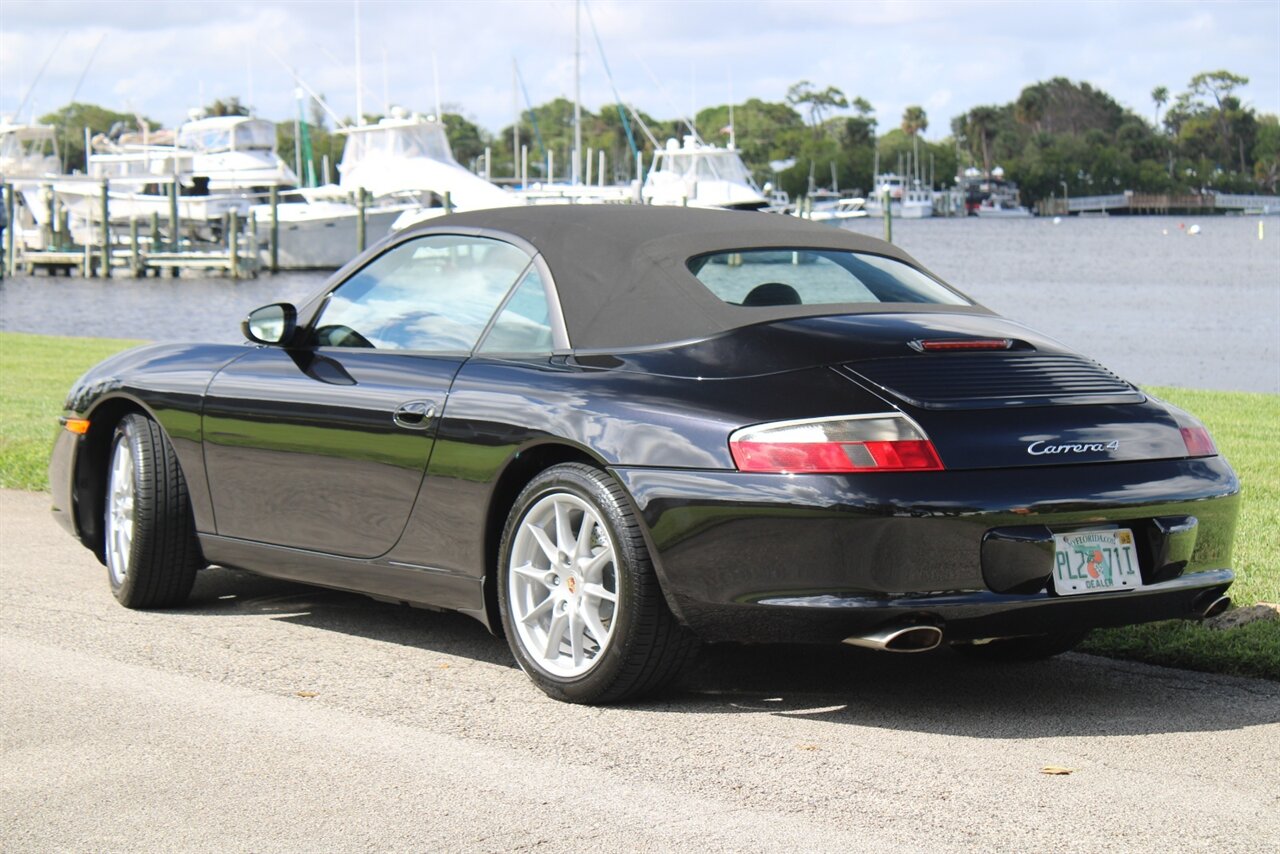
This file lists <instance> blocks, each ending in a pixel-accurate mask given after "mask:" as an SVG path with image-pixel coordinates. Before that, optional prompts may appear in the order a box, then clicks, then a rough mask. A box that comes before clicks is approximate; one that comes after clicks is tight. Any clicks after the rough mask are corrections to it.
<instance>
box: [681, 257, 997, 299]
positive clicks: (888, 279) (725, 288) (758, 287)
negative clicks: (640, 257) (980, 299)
mask: <svg viewBox="0 0 1280 854" xmlns="http://www.w3.org/2000/svg"><path fill="white" fill-rule="evenodd" d="M689 272H691V273H693V275H694V276H695V277H697V279H698V281H699V282H701V283H702V284H703V285H704V286H706V288H707V289H708V290H709V291H711V292H712V293H713V294H715V295H716V296H717V297H719V298H720V299H722V300H724V301H725V302H727V303H729V304H730V305H741V306H746V307H763V306H785V305H847V304H850V303H935V304H939V305H972V304H973V303H972V302H970V301H969V300H968V299H965V298H964V297H963V296H961V295H960V294H958V293H956V292H955V291H953V290H951V289H950V288H948V287H947V286H946V285H944V284H942V283H941V282H939V281H937V280H936V279H933V278H930V277H929V276H927V275H925V274H924V273H922V272H920V271H919V270H917V269H915V268H914V267H912V266H910V265H908V264H904V263H903V262H901V261H897V260H895V259H893V258H886V257H883V256H880V255H871V254H868V253H862V252H849V251H847V250H843V249H800V248H797V249H745V250H738V251H726V252H713V253H710V254H707V255H699V256H696V257H694V258H692V259H690V260H689Z"/></svg>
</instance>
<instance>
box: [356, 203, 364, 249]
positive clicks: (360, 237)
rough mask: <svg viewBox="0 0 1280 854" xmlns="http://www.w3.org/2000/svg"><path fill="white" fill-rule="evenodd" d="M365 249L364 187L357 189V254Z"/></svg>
mask: <svg viewBox="0 0 1280 854" xmlns="http://www.w3.org/2000/svg"><path fill="white" fill-rule="evenodd" d="M364 248H365V230H364V187H357V188H356V252H363V251H364Z"/></svg>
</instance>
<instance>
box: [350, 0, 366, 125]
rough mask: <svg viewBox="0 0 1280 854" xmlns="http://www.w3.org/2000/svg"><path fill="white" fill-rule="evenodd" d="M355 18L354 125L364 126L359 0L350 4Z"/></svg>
mask: <svg viewBox="0 0 1280 854" xmlns="http://www.w3.org/2000/svg"><path fill="white" fill-rule="evenodd" d="M351 11H352V12H353V13H354V14H355V18H356V124H358V125H362V124H364V80H363V77H362V76H361V73H360V0H355V2H354V3H352V4H351Z"/></svg>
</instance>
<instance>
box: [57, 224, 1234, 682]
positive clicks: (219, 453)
mask: <svg viewBox="0 0 1280 854" xmlns="http://www.w3.org/2000/svg"><path fill="white" fill-rule="evenodd" d="M243 329H244V334H245V336H246V337H247V338H248V339H249V341H250V342H251V343H250V344H248V345H245V344H240V345H221V344H218V345H215V344H182V345H175V344H161V345H153V346H147V347H141V348H138V349H135V350H131V351H128V352H126V353H122V354H120V355H118V356H115V357H113V358H111V359H108V360H107V361H105V362H103V363H102V364H100V365H98V366H97V367H95V368H93V369H92V370H90V371H89V372H88V373H87V374H86V375H85V376H84V377H83V378H82V379H80V381H79V382H77V383H76V385H75V387H74V388H73V389H72V390H71V393H70V396H69V397H68V399H67V403H66V412H65V414H64V416H63V419H62V421H63V424H64V426H65V430H62V431H60V432H59V436H58V439H57V441H56V444H55V447H54V451H53V458H52V462H51V464H50V481H51V483H52V485H53V500H54V505H55V514H56V516H57V517H58V519H59V520H60V521H61V523H62V524H63V525H64V526H65V527H66V528H68V529H69V530H70V531H71V532H72V533H74V534H75V536H77V537H78V538H79V539H80V541H81V542H82V543H84V545H85V546H86V547H88V548H89V549H91V550H93V552H94V553H95V554H96V555H97V556H98V558H99V559H100V560H101V561H102V562H103V563H104V564H105V565H106V567H107V574H108V578H109V580H110V583H111V588H112V590H113V592H114V593H115V596H116V597H117V598H118V599H119V600H120V602H121V603H122V604H124V605H126V606H127V607H131V608H166V607H173V606H177V605H179V604H181V603H182V602H183V601H184V600H185V599H186V597H187V595H188V593H189V592H190V590H191V586H192V583H193V580H194V578H195V575H196V572H197V571H198V570H200V569H201V568H202V567H204V566H206V565H209V564H218V565H222V566H227V567H235V568H239V569H243V570H249V571H252V572H256V573H261V574H263V575H269V576H275V577H278V578H287V579H294V580H297V581H302V582H307V583H310V584H316V585H322V586H325V587H331V588H337V589H341V590H349V591H357V592H360V593H366V594H368V595H370V596H373V597H376V598H378V599H385V600H390V601H395V602H404V603H409V604H412V605H422V606H428V607H434V608H446V609H455V610H458V611H461V612H463V613H465V614H469V615H471V616H473V617H475V618H476V619H478V620H480V621H481V622H483V623H484V624H485V625H486V626H488V627H489V628H490V629H491V630H493V631H494V632H502V633H505V635H506V637H507V639H508V641H509V643H510V645H511V649H512V652H513V653H514V655H515V657H516V659H517V661H518V662H519V664H520V666H521V667H522V668H523V669H524V670H525V671H526V672H527V673H528V674H529V676H530V677H531V678H532V679H533V681H534V682H535V683H536V684H537V685H538V686H539V687H540V688H541V689H542V690H544V691H545V692H546V693H547V694H549V695H551V696H553V697H556V698H558V699H563V700H571V701H577V702H608V701H616V700H620V699H623V698H628V697H635V696H638V695H640V694H643V693H646V692H649V691H652V690H654V689H657V688H659V687H661V686H662V685H664V684H666V683H667V682H669V681H670V680H671V679H672V678H673V677H674V676H675V675H676V674H677V673H678V672H679V671H680V670H681V668H682V666H683V665H684V663H685V662H686V661H687V659H688V658H689V656H690V654H691V653H692V651H693V650H694V649H695V646H696V644H697V642H698V640H699V639H702V640H709V641H723V640H737V641H755V642H767V641H787V642H797V641H813V642H832V643H835V642H841V641H843V642H845V643H850V644H855V645H858V646H866V647H873V648H878V649H885V650H892V651H908V652H909V651H922V650H927V649H932V648H934V647H936V646H939V645H940V644H951V645H953V646H955V647H956V648H957V649H960V650H963V651H965V652H968V653H971V654H974V655H980V656H987V657H993V658H1035V657H1041V656H1048V655H1052V654H1054V653H1057V652H1062V651H1065V650H1067V649H1069V648H1071V647H1072V646H1073V645H1074V644H1076V643H1077V642H1078V641H1079V640H1080V639H1081V637H1082V636H1083V635H1084V633H1085V632H1086V631H1087V630H1089V629H1090V628H1093V627H1098V626H1115V625H1125V624H1130V623H1138V622H1143V621H1149V620H1157V619H1167V618H1177V617H1188V618H1194V617H1201V616H1205V615H1206V614H1210V613H1214V612H1216V611H1218V610H1220V609H1222V608H1224V607H1226V604H1227V600H1226V598H1225V597H1224V595H1223V594H1224V593H1225V591H1226V589H1227V587H1228V586H1229V585H1230V583H1231V581H1232V578H1233V574H1232V570H1231V568H1230V567H1231V546H1232V538H1233V534H1234V529H1235V524H1236V515H1237V509H1238V499H1239V483H1238V481H1237V479H1236V476H1235V474H1234V473H1233V472H1232V470H1231V468H1230V466H1229V465H1228V464H1227V461H1226V460H1225V459H1223V458H1222V457H1221V456H1219V454H1218V452H1217V450H1216V449H1215V447H1214V444H1213V441H1212V439H1211V438H1210V437H1209V434H1208V433H1207V432H1206V430H1205V428H1204V427H1203V426H1202V425H1201V424H1200V423H1199V422H1198V421H1196V420H1195V419H1194V418H1193V417H1191V416H1190V415H1188V414H1187V413H1186V412H1183V411H1181V410H1179V409H1177V408H1175V407H1173V406H1170V405H1168V404H1165V403H1162V402H1160V401H1159V400H1156V399H1154V398H1152V397H1151V396H1149V395H1147V394H1145V393H1144V392H1142V391H1141V390H1139V389H1138V388H1136V387H1134V386H1133V385H1131V384H1129V383H1127V382H1125V381H1124V380H1122V379H1120V378H1119V377H1117V376H1115V375H1114V374H1112V373H1110V372H1109V371H1107V370H1106V369H1105V368H1103V367H1101V366H1100V365H1098V364H1097V363H1095V362H1093V361H1091V360H1089V359H1087V358H1085V357H1083V356H1081V355H1078V354H1076V353H1074V352H1072V351H1070V350H1068V349H1066V348H1064V347H1063V346H1062V345H1061V344H1058V343H1056V342H1054V341H1053V340H1051V339H1048V338H1046V337H1044V336H1042V335H1039V334H1037V333H1035V332H1033V331H1032V330H1030V329H1028V328H1027V327H1025V326H1022V325H1020V324H1018V323H1014V322H1011V321H1009V320H1005V319H1003V318H1001V317H999V316H997V315H996V314H994V313H993V312H991V311H990V310H988V309H986V308H984V307H982V306H981V305H978V304H976V303H975V302H973V301H972V300H970V299H969V298H967V297H965V296H964V295H963V294H961V293H959V292H957V291H956V290H954V289H953V288H951V287H949V286H948V285H946V284H944V283H943V282H942V281H941V280H940V279H938V278H937V277H935V276H934V275H932V274H931V273H929V272H928V271H927V270H925V269H924V268H922V267H921V266H920V264H918V263H917V262H916V261H914V260H913V259H912V258H910V257H908V256H907V255H905V254H904V253H903V252H901V251H900V250H898V249H896V248H895V247H893V246H892V245H889V244H887V243H883V242H881V241H878V240H874V239H871V238H867V237H862V236H858V235H854V234H850V233H847V232H843V231H840V230H836V229H831V228H828V227H825V226H820V225H812V224H809V223H805V222H802V221H799V220H795V219H792V218H789V217H784V216H778V215H774V214H765V213H736V212H735V213H730V212H721V211H714V212H713V211H697V210H688V209H674V208H650V207H631V206H610V207H594V206H569V207H538V208H511V209H503V210H493V211H484V212H475V213H471V214H460V215H455V216H450V217H446V218H443V219H439V220H436V221H433V222H432V223H431V224H429V225H426V226H422V227H418V228H416V229H413V230H411V231H409V232H406V233H400V234H397V235H395V236H393V237H391V238H389V239H387V240H385V241H383V242H382V243H381V244H380V245H378V246H376V247H374V248H373V249H371V250H369V251H368V252H366V253H364V254H363V255H361V256H360V257H359V258H357V259H355V260H354V261H352V262H351V263H350V264H349V265H347V267H345V268H344V269H343V270H341V271H339V272H338V273H337V274H336V275H335V276H334V277H333V278H332V279H331V280H330V282H329V283H328V284H327V285H326V286H325V288H324V289H323V291H321V292H320V293H319V294H317V295H316V296H315V298H314V299H312V300H311V301H310V302H308V303H306V304H305V305H303V306H302V307H300V308H295V307H294V306H292V305H287V304H276V305H270V306H266V307H264V308H260V309H257V310H256V311H254V312H252V313H251V314H250V315H249V317H248V318H247V319H246V320H245V322H244V324H243ZM1153 334H1155V332H1154V331H1153Z"/></svg>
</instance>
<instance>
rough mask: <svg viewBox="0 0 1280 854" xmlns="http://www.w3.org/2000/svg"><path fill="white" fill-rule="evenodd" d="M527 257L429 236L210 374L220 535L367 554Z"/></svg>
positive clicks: (402, 503)
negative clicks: (289, 339)
mask: <svg viewBox="0 0 1280 854" xmlns="http://www.w3.org/2000/svg"><path fill="white" fill-rule="evenodd" d="M530 262H531V259H530V257H529V255H528V254H527V253H526V252H524V251H523V250H522V249H519V248H517V247H515V246H513V245H511V244H510V243H506V242H503V241H500V240H494V239H491V238H485V237H475V236H462V235H445V234H432V235H426V236H421V237H417V238H412V239H409V240H406V241H403V242H400V243H398V244H394V245H393V246H391V247H390V248H388V249H387V250H386V251H385V252H384V253H382V254H381V255H379V256H377V257H376V258H374V259H373V260H371V261H370V262H369V263H368V264H366V265H364V266H363V267H361V268H360V269H358V270H357V271H355V272H354V273H353V274H351V275H350V276H348V277H347V278H346V279H344V280H343V281H342V282H341V283H339V284H338V285H337V286H336V287H335V288H334V289H333V290H332V291H331V292H330V293H329V294H328V295H327V296H326V297H325V299H324V300H323V301H322V302H321V304H320V307H319V308H318V310H317V311H316V312H315V316H314V318H313V319H312V320H311V322H310V323H309V324H308V326H307V328H306V329H304V330H300V331H299V333H298V337H297V339H295V340H297V341H299V342H300V343H299V344H298V345H296V346H290V347H277V346H271V347H261V348H258V349H255V350H253V351H251V352H249V353H248V354H246V355H245V356H243V357H242V358H240V359H237V360H236V361H234V362H232V363H231V364H230V365H228V366H227V367H226V368H224V369H223V370H222V371H220V372H219V373H218V374H217V376H215V377H214V379H213V382H212V383H211V384H210V386H209V389H208V391H207V393H206V398H205V408H204V413H203V435H204V451H205V467H206V470H207V472H208V478H209V490H210V494H211V497H212V500H213V507H214V514H215V523H216V525H217V532H218V535H219V536H223V537H233V538H237V539H243V540H250V541H254V542H260V543H269V544H272V545H280V546H290V547H294V548H301V549H308V550H313V551H320V552H325V553H329V554H334V555H343V556H349V557H360V558H370V557H376V556H378V555H381V554H384V553H385V552H387V551H388V550H389V549H390V548H391V547H392V546H393V545H395V543H396V541H397V540H398V539H399V537H400V534H401V532H402V531H403V530H404V527H405V522H406V520H407V519H408V517H409V514H410V512H411V511H412V509H413V506H414V501H415V498H416V496H417V495H418V490H419V486H420V484H421V482H422V476H423V472H424V470H425V469H426V465H427V462H428V460H429V459H430V457H431V451H432V447H433V443H434V440H435V430H436V426H437V424H438V423H439V419H440V417H441V415H442V414H443V412H444V408H445V405H446V399H447V397H448V392H449V386H450V384H451V383H452V382H453V378H454V375H455V374H456V373H457V371H458V368H459V367H460V366H461V365H462V363H463V362H464V361H465V360H466V359H467V357H468V356H469V354H470V352H471V350H472V348H473V347H474V346H475V344H476V342H477V341H478V340H479V338H480V335H481V333H482V332H483V331H484V329H485V327H486V326H487V325H488V323H489V320H490V318H491V317H492V315H493V313H494V311H495V310H496V309H497V307H498V306H499V304H501V302H502V300H503V298H504V297H505V296H506V294H507V292H508V291H509V290H510V289H511V288H512V286H513V285H514V284H515V283H516V282H517V280H519V278H520V277H521V275H522V273H523V272H524V271H525V270H526V269H527V268H528V267H529V265H530Z"/></svg>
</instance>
